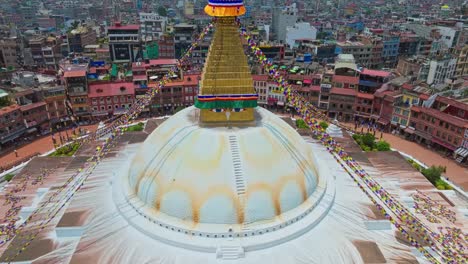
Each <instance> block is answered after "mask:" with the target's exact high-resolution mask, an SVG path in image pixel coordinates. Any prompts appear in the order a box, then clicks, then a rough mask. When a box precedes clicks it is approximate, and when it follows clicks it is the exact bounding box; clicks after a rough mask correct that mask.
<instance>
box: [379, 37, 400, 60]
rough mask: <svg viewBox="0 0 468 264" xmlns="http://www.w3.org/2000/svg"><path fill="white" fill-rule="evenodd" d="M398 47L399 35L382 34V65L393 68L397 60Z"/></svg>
mask: <svg viewBox="0 0 468 264" xmlns="http://www.w3.org/2000/svg"><path fill="white" fill-rule="evenodd" d="M399 47H400V37H399V36H392V35H391V36H384V37H383V50H382V59H383V66H384V67H386V68H394V67H395V66H396V64H397V62H398V49H399Z"/></svg>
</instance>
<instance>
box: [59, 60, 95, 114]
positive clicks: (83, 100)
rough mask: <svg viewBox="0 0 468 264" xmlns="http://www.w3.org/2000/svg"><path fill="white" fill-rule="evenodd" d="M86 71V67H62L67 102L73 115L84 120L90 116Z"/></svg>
mask: <svg viewBox="0 0 468 264" xmlns="http://www.w3.org/2000/svg"><path fill="white" fill-rule="evenodd" d="M87 69H88V67H87V65H65V66H63V71H64V75H63V79H64V83H65V91H66V96H67V102H68V103H69V106H70V107H71V110H72V111H73V115H74V116H76V117H77V118H79V119H86V118H87V117H89V115H90V111H89V106H88V80H87V77H86V75H87Z"/></svg>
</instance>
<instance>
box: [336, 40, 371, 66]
mask: <svg viewBox="0 0 468 264" xmlns="http://www.w3.org/2000/svg"><path fill="white" fill-rule="evenodd" d="M336 48H337V51H338V54H352V55H353V56H354V59H355V62H356V63H357V64H359V65H360V66H362V67H369V66H371V61H372V60H371V58H372V56H371V55H372V48H373V47H372V43H371V42H367V41H366V42H361V41H346V42H337V43H336Z"/></svg>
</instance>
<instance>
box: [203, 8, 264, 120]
mask: <svg viewBox="0 0 468 264" xmlns="http://www.w3.org/2000/svg"><path fill="white" fill-rule="evenodd" d="M205 12H206V13H207V14H208V15H210V16H213V17H216V21H215V27H216V30H215V33H214V36H213V40H212V43H211V46H210V49H209V52H208V57H207V59H206V64H205V67H204V69H203V74H202V78H201V82H200V92H199V95H198V97H197V100H196V102H195V106H196V107H197V108H199V109H200V121H201V122H205V123H212V122H246V121H247V122H248V121H253V120H254V108H255V107H257V99H258V95H257V93H256V92H255V89H254V86H253V79H252V75H251V72H250V67H249V65H248V63H247V56H245V54H244V49H243V46H242V43H241V39H240V35H239V32H238V31H239V28H238V26H237V24H236V17H237V16H239V15H243V14H244V13H245V7H244V4H243V1H242V0H224V1H222V0H210V1H208V5H207V6H206V7H205Z"/></svg>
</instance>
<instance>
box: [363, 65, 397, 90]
mask: <svg viewBox="0 0 468 264" xmlns="http://www.w3.org/2000/svg"><path fill="white" fill-rule="evenodd" d="M391 77H392V73H391V72H388V71H379V70H369V69H365V68H364V69H362V70H361V72H360V74H359V91H360V92H364V93H370V94H374V93H375V91H377V90H378V89H380V87H382V85H383V84H384V83H386V82H388V81H389V80H390V79H391Z"/></svg>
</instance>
